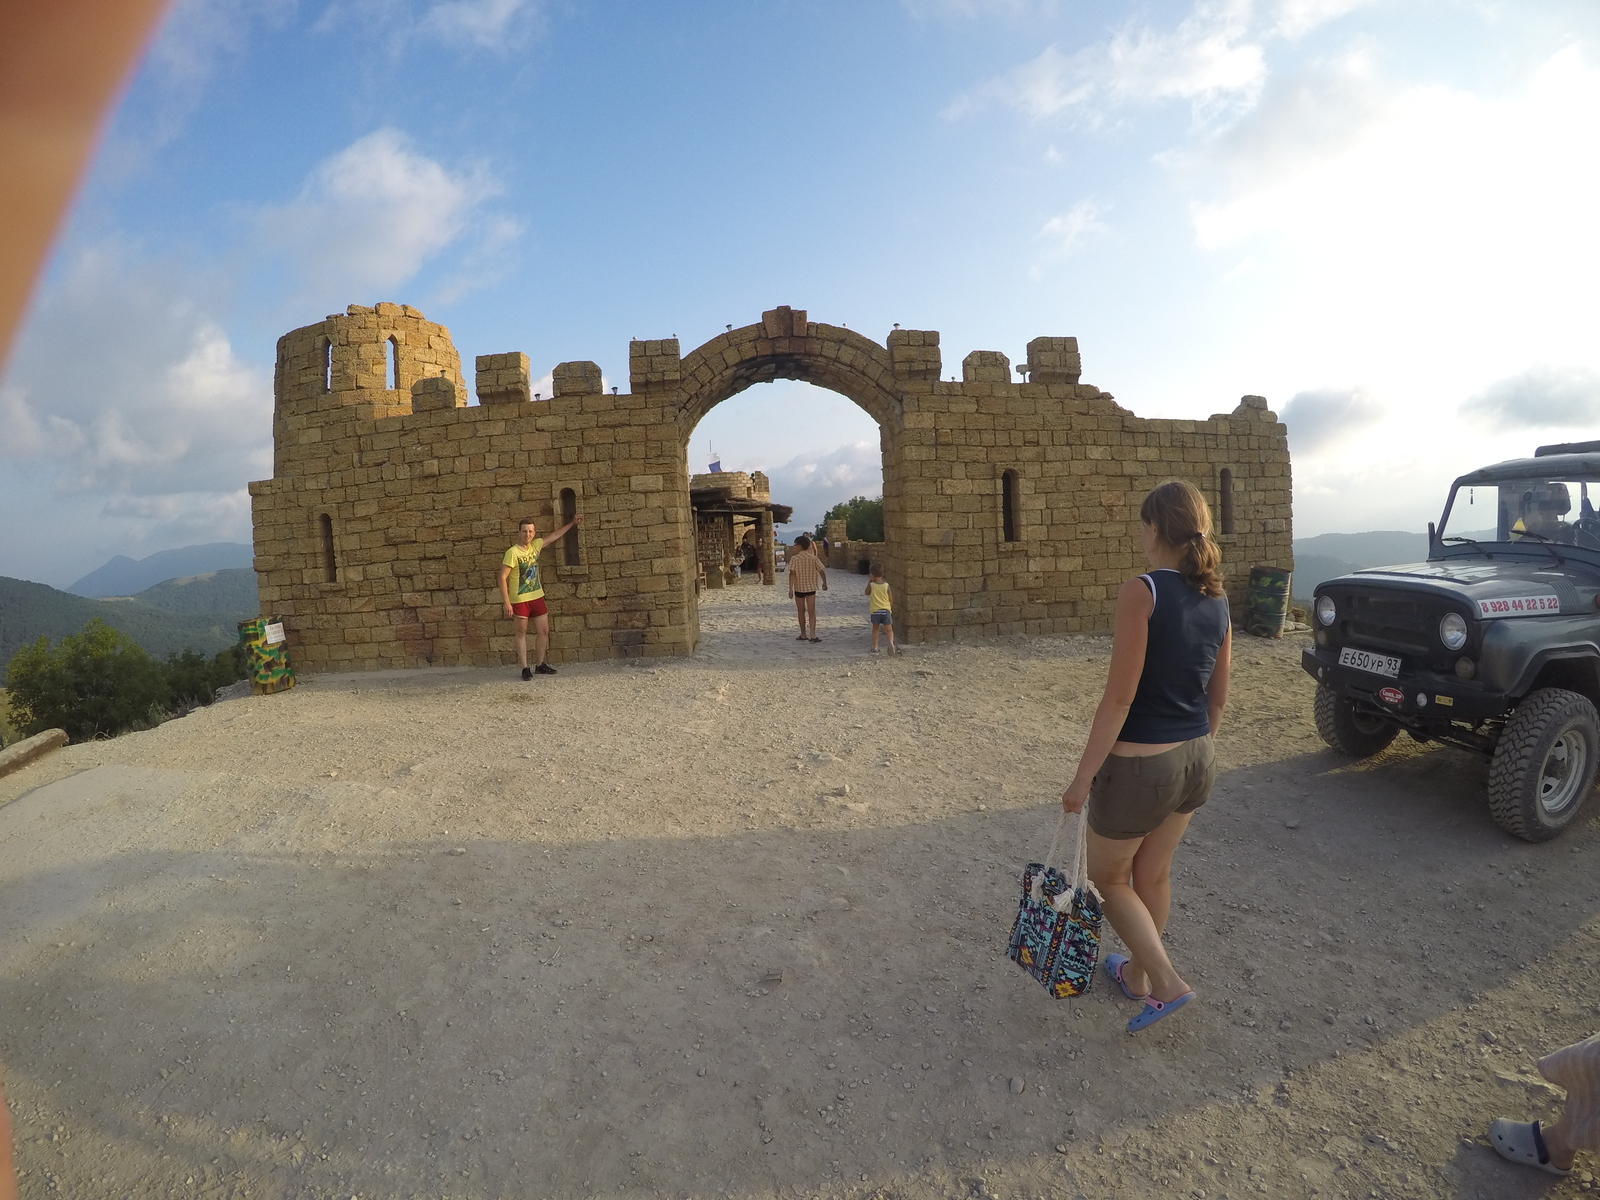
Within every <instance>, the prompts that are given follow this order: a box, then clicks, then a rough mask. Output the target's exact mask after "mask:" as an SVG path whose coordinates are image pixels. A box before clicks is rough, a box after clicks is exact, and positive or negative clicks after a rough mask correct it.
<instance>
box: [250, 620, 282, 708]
mask: <svg viewBox="0 0 1600 1200" xmlns="http://www.w3.org/2000/svg"><path fill="white" fill-rule="evenodd" d="M239 642H240V644H241V645H243V646H244V648H245V652H246V653H247V654H248V655H249V656H250V690H251V691H252V692H254V693H255V694H256V695H257V696H266V695H269V694H270V693H272V692H281V691H284V690H285V689H287V688H292V687H293V686H294V668H293V667H291V666H290V665H289V643H288V642H287V641H284V640H283V625H282V623H281V622H269V621H268V620H267V619H266V618H265V617H255V618H253V619H251V620H249V621H240V622H239Z"/></svg>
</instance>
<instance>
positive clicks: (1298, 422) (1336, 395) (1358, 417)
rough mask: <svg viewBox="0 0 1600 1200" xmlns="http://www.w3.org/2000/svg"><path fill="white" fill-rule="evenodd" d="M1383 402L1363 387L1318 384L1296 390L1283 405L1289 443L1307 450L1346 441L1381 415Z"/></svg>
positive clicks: (1309, 451) (1372, 423) (1312, 451)
mask: <svg viewBox="0 0 1600 1200" xmlns="http://www.w3.org/2000/svg"><path fill="white" fill-rule="evenodd" d="M1383 415H1384V406H1383V405H1382V404H1381V403H1379V402H1378V399H1377V397H1375V396H1373V395H1372V393H1371V392H1369V391H1368V390H1367V389H1366V388H1363V387H1349V388H1318V389H1316V390H1314V391H1307V392H1299V393H1296V394H1295V395H1294V396H1291V397H1290V398H1289V402H1288V403H1287V404H1285V405H1284V406H1283V412H1282V413H1281V414H1280V416H1279V419H1280V420H1282V421H1283V423H1284V424H1285V425H1286V426H1288V429H1289V446H1290V448H1291V449H1292V450H1293V451H1294V452H1295V453H1296V454H1310V453H1316V452H1318V451H1321V450H1326V449H1328V448H1330V447H1333V446H1337V445H1339V444H1340V443H1342V442H1345V441H1347V440H1348V439H1350V438H1351V437H1354V436H1355V435H1356V434H1358V433H1360V432H1361V431H1362V430H1364V429H1367V428H1368V427H1370V426H1372V425H1375V424H1377V423H1378V422H1379V421H1380V420H1382V419H1383Z"/></svg>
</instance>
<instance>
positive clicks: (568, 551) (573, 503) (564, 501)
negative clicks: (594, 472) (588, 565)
mask: <svg viewBox="0 0 1600 1200" xmlns="http://www.w3.org/2000/svg"><path fill="white" fill-rule="evenodd" d="M577 515H578V493H577V492H575V491H573V490H572V489H571V488H562V489H561V523H562V524H563V525H567V524H570V523H571V521H572V519H573V518H574V517H576V516H577ZM561 553H562V554H563V555H565V556H566V557H565V558H564V559H563V560H562V561H564V562H565V563H566V564H567V566H569V567H576V566H581V565H582V564H581V562H580V560H579V557H578V531H577V530H576V529H569V530H567V532H566V534H565V536H563V537H562V539H561Z"/></svg>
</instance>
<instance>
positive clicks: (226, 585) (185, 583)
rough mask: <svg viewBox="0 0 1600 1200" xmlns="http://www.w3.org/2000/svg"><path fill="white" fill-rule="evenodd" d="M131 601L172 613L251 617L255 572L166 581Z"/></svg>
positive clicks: (233, 571) (237, 571) (242, 570)
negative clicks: (241, 614)
mask: <svg viewBox="0 0 1600 1200" xmlns="http://www.w3.org/2000/svg"><path fill="white" fill-rule="evenodd" d="M133 599H135V600H138V601H140V602H142V603H144V604H148V605H150V606H151V607H153V608H160V609H165V610H166V611H167V612H172V613H219V612H223V613H232V612H238V613H244V614H245V615H246V616H252V617H253V616H255V615H256V610H257V609H258V608H259V607H260V604H259V601H258V600H257V599H256V573H255V572H254V571H253V570H251V569H250V568H249V567H234V568H233V569H231V570H227V571H210V572H207V573H206V574H204V575H188V576H185V577H184V578H182V579H169V580H167V581H166V582H165V583H158V584H156V585H155V587H151V588H146V589H145V590H144V591H142V592H139V593H138V594H136V595H135V596H134V597H133ZM239 619H240V620H243V617H241V618H239Z"/></svg>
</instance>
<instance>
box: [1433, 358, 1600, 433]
mask: <svg viewBox="0 0 1600 1200" xmlns="http://www.w3.org/2000/svg"><path fill="white" fill-rule="evenodd" d="M1461 411H1462V412H1463V413H1464V414H1466V415H1467V416H1469V417H1472V418H1475V419H1476V420H1478V421H1480V422H1481V423H1483V424H1484V425H1486V426H1488V427H1489V428H1490V429H1569V428H1587V429H1590V430H1592V429H1593V428H1594V427H1595V425H1596V424H1600V371H1595V370H1592V369H1591V368H1589V367H1574V366H1568V367H1556V366H1548V365H1544V364H1540V365H1537V366H1532V367H1529V368H1528V369H1527V370H1526V371H1521V372H1518V373H1517V374H1516V375H1512V376H1510V377H1509V378H1506V379H1498V380H1496V381H1495V382H1494V383H1491V384H1490V385H1489V386H1488V387H1486V388H1485V389H1484V390H1483V391H1481V392H1479V393H1478V394H1477V395H1476V396H1473V397H1472V398H1471V399H1470V400H1468V401H1467V402H1466V403H1465V404H1464V405H1462V407H1461Z"/></svg>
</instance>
